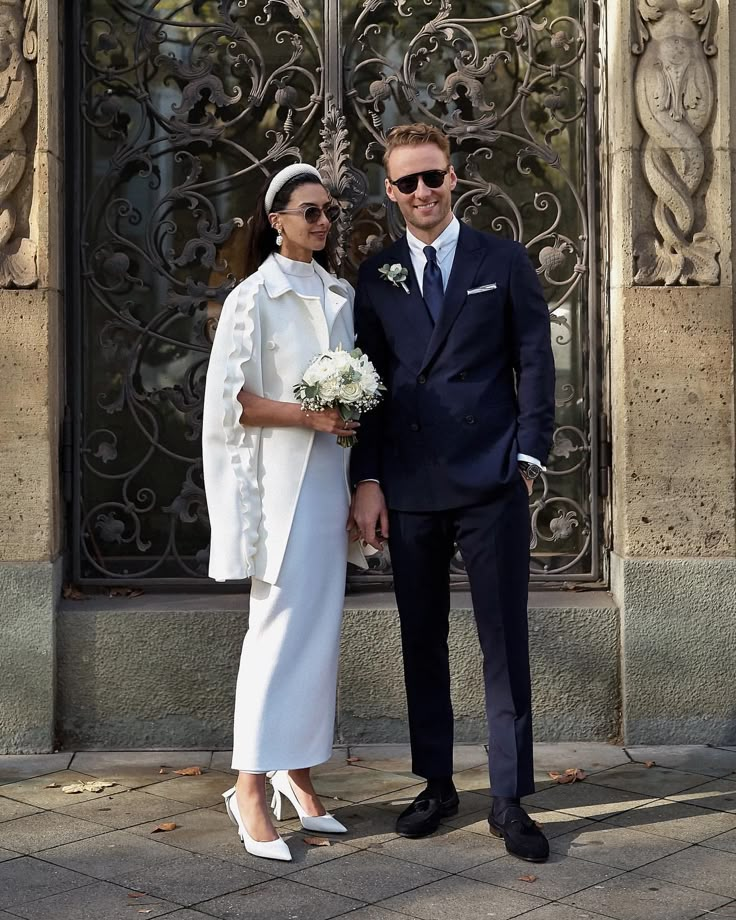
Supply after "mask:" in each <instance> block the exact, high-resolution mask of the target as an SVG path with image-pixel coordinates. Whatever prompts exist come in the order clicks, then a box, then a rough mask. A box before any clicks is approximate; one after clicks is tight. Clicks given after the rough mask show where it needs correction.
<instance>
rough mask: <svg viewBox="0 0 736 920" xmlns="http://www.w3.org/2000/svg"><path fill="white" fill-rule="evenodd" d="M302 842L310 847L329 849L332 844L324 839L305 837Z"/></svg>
mask: <svg viewBox="0 0 736 920" xmlns="http://www.w3.org/2000/svg"><path fill="white" fill-rule="evenodd" d="M304 842H305V843H308V844H309V845H310V846H311V847H331V846H332V843H331V841H329V840H328V839H327V838H326V837H305V838H304Z"/></svg>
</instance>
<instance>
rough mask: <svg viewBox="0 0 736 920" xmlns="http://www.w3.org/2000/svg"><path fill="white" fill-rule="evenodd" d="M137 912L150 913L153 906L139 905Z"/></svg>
mask: <svg viewBox="0 0 736 920" xmlns="http://www.w3.org/2000/svg"><path fill="white" fill-rule="evenodd" d="M138 913H139V914H150V913H153V908H152V907H141V909H140V910H139V911H138Z"/></svg>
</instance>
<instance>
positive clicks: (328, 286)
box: [259, 255, 348, 350]
mask: <svg viewBox="0 0 736 920" xmlns="http://www.w3.org/2000/svg"><path fill="white" fill-rule="evenodd" d="M315 270H316V272H317V275H318V277H319V278H320V279H321V280H322V284H323V285H324V288H325V311H324V318H325V321H326V331H327V338H326V339H325V340H324V341H323V342H322V347H323V348H324V349H325V350H327V349H328V348H329V346H330V342H329V336H330V333H331V332H332V327H333V325H334V323H335V319H336V318H337V316H338V314H339V313H340V311H341V310H342V308H343V307H344V306H345V304H346V303H347V302H348V298H347V295H346V292H345V285H344V283H343V282H342V281H340V279H339V278H336V277H335V276H334V275H331V274H330V273H329V272H328V271H326V270H325V269H324V268H322V266H321V265H320V264H319V263H315ZM259 271H260V273H261V276H262V278H263V284H264V286H265V288H266V293H267V294H268V296H269V298H271V299H275V298H277V297H282V296H283V295H284V294H292V295H293V296H294V297H298V298H299V300H301V301H302V303H305V304H306V303H307V302H308V301H307V300H306V299H305V298H303V297H300V296H299V294H297V292H296V291H295V290H294V289H293V288H292V286H291V282H290V281H289V279H288V278H287V277H286V275H285V274H284V273H283V271H281V268H280V266H279V264H278V262H277V260H276V259H274V257H273V255H270V256H268V257H267V258H266V259H265V260H264V261H263V262H262V263H261V266H260V268H259ZM321 338H323V339H324V336H321Z"/></svg>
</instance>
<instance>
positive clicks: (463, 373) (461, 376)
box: [457, 371, 468, 380]
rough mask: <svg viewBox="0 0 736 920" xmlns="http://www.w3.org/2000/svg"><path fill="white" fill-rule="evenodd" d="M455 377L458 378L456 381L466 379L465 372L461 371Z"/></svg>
mask: <svg viewBox="0 0 736 920" xmlns="http://www.w3.org/2000/svg"><path fill="white" fill-rule="evenodd" d="M457 376H458V379H460V380H465V378H466V377H467V376H468V375H467V374H466V373H465V371H461V372H460V373H459V374H458V375H457Z"/></svg>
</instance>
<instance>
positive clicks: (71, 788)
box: [61, 779, 117, 795]
mask: <svg viewBox="0 0 736 920" xmlns="http://www.w3.org/2000/svg"><path fill="white" fill-rule="evenodd" d="M110 786H117V783H106V782H104V781H103V780H101V779H94V780H90V781H89V782H87V783H70V784H69V785H68V786H62V787H61V791H62V792H65V793H66V794H67V795H76V793H78V792H102V790H103V789H108V788H109V787H110Z"/></svg>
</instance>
